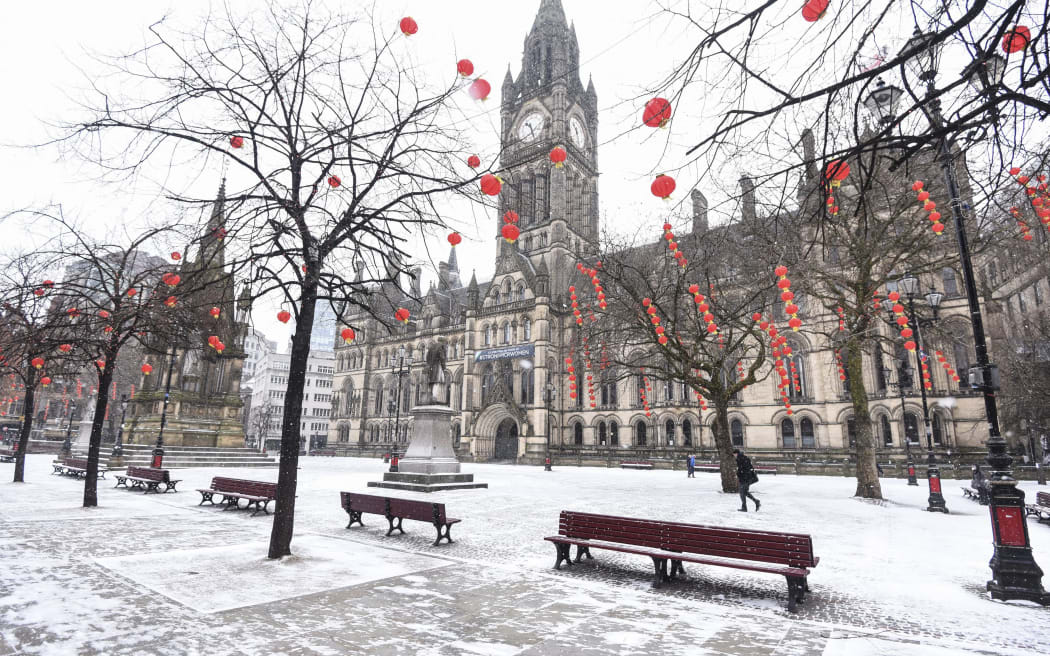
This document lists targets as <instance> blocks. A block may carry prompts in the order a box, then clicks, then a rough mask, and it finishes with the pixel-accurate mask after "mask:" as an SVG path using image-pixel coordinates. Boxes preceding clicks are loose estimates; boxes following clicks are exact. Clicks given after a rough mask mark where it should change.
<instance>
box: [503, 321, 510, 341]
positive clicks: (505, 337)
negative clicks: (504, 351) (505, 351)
mask: <svg viewBox="0 0 1050 656" xmlns="http://www.w3.org/2000/svg"><path fill="white" fill-rule="evenodd" d="M503 343H504V344H510V324H509V323H505V324H503Z"/></svg>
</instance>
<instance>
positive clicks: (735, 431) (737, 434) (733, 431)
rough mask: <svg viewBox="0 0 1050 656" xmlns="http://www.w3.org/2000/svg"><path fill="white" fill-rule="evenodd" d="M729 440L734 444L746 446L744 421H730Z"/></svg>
mask: <svg viewBox="0 0 1050 656" xmlns="http://www.w3.org/2000/svg"><path fill="white" fill-rule="evenodd" d="M729 440H730V441H731V442H732V443H733V446H744V422H742V421H740V420H739V419H734V420H733V421H731V422H729Z"/></svg>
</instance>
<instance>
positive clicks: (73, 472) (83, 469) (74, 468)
mask: <svg viewBox="0 0 1050 656" xmlns="http://www.w3.org/2000/svg"><path fill="white" fill-rule="evenodd" d="M51 467H52V469H53V471H52V472H51V473H52V474H62V475H64V476H72V477H73V478H84V477H85V476H87V472H88V461H87V460H86V459H84V458H62V459H60V460H55V461H52V463H51ZM95 471H96V472H98V477H99V478H105V477H106V472H108V471H109V468H108V467H102V466H99V467H97V468H96V469H95Z"/></svg>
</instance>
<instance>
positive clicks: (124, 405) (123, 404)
mask: <svg viewBox="0 0 1050 656" xmlns="http://www.w3.org/2000/svg"><path fill="white" fill-rule="evenodd" d="M127 414H128V395H127V394H121V395H120V426H119V427H118V428H117V441H116V442H115V443H114V444H113V456H114V457H120V456H122V455H124V418H125V417H126V416H127Z"/></svg>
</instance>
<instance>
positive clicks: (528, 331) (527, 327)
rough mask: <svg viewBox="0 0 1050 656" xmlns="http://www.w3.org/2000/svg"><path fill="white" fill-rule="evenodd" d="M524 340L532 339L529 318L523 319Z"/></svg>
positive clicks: (529, 340)
mask: <svg viewBox="0 0 1050 656" xmlns="http://www.w3.org/2000/svg"><path fill="white" fill-rule="evenodd" d="M524 333H525V341H526V342H531V341H532V321H531V320H530V319H526V320H525V324H524Z"/></svg>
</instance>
